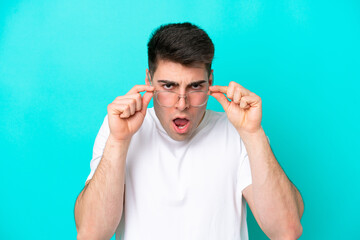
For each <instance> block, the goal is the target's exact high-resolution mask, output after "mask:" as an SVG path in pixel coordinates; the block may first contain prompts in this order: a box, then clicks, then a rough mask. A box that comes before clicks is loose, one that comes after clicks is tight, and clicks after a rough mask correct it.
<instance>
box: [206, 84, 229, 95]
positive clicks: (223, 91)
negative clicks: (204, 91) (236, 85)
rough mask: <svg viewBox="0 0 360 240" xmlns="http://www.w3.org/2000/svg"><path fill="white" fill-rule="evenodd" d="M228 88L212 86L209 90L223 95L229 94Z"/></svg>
mask: <svg viewBox="0 0 360 240" xmlns="http://www.w3.org/2000/svg"><path fill="white" fill-rule="evenodd" d="M227 88H228V87H227V86H219V85H215V86H210V87H209V90H210V91H211V92H221V93H227Z"/></svg>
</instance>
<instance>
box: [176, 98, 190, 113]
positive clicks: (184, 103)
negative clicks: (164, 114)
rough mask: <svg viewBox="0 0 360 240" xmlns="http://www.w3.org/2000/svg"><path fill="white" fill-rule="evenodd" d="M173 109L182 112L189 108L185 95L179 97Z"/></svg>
mask: <svg viewBox="0 0 360 240" xmlns="http://www.w3.org/2000/svg"><path fill="white" fill-rule="evenodd" d="M175 107H176V108H177V109H179V110H180V111H184V110H185V109H186V108H189V100H188V99H187V96H186V95H179V100H178V101H177V103H176V105H175Z"/></svg>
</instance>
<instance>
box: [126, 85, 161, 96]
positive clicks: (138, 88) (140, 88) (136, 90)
mask: <svg viewBox="0 0 360 240" xmlns="http://www.w3.org/2000/svg"><path fill="white" fill-rule="evenodd" d="M154 89H155V88H154V87H153V86H149V85H135V86H134V87H133V88H132V89H130V91H129V92H128V93H127V94H134V93H139V92H144V91H148V92H152V91H154Z"/></svg>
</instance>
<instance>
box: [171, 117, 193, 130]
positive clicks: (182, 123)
mask: <svg viewBox="0 0 360 240" xmlns="http://www.w3.org/2000/svg"><path fill="white" fill-rule="evenodd" d="M173 123H174V128H175V131H176V132H177V133H185V132H186V130H187V128H188V127H189V123H190V120H189V119H186V118H175V119H174V120H173Z"/></svg>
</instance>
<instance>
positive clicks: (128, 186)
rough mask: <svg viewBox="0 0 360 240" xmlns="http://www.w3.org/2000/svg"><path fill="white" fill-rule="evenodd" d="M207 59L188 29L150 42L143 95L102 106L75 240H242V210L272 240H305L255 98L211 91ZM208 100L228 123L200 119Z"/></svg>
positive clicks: (166, 30) (171, 30)
mask: <svg viewBox="0 0 360 240" xmlns="http://www.w3.org/2000/svg"><path fill="white" fill-rule="evenodd" d="M213 56H214V46H213V43H212V41H211V39H210V38H209V37H208V35H207V34H206V33H205V32H204V31H203V30H202V29H200V28H198V27H197V26H195V25H192V24H190V23H182V24H168V25H164V26H161V27H160V28H158V29H157V30H156V31H155V32H154V33H153V35H152V36H151V39H150V40H149V43H148V60H149V69H147V70H146V78H145V83H146V85H137V86H134V87H133V88H132V89H131V90H130V91H129V92H128V93H127V94H126V95H124V96H120V97H117V98H116V99H115V100H114V101H113V102H112V103H111V104H109V105H108V109H107V110H108V115H107V116H106V118H105V120H104V123H103V125H102V127H101V129H100V131H99V133H98V136H97V138H96V140H95V145H94V153H93V159H92V161H91V173H90V175H89V177H88V179H87V181H86V184H85V187H84V189H83V191H82V192H81V193H80V194H79V197H78V199H77V201H76V204H75V220H76V226H77V230H78V239H110V238H111V237H112V235H113V234H114V233H115V232H116V239H120V238H121V239H125V240H135V239H167V240H168V239H196V240H199V239H207V240H208V239H218V240H222V239H248V233H247V225H246V204H245V203H246V202H247V203H248V205H249V207H250V209H251V211H252V212H253V215H254V216H255V218H256V220H257V222H258V224H259V226H260V227H261V229H262V230H263V231H264V232H265V233H266V235H267V236H268V237H269V238H271V239H297V238H298V237H299V236H300V235H301V233H302V226H301V224H300V219H301V216H302V214H303V208H304V206H303V202H302V198H301V196H300V194H299V192H298V190H297V189H296V187H295V186H294V185H293V184H292V183H291V182H290V181H289V179H288V178H287V176H286V175H285V173H284V172H283V170H282V169H281V167H280V166H279V164H278V162H277V161H276V159H275V157H274V155H273V153H272V151H271V148H270V145H269V142H268V139H267V137H266V135H265V133H264V130H263V129H262V127H261V118H262V106H261V98H260V97H258V96H257V95H256V94H254V93H252V92H250V91H249V90H247V89H245V88H243V87H242V86H241V85H240V84H238V83H235V82H231V83H230V84H229V86H213V70H211V63H212V59H213ZM144 91H145V93H144V95H143V96H141V94H140V92H144ZM209 95H210V96H212V97H214V98H215V99H217V100H218V101H219V102H220V104H221V105H222V106H223V108H224V111H225V113H216V112H213V111H211V110H206V103H207V99H208V96H209ZM151 98H154V101H153V102H154V108H150V109H147V106H148V103H149V102H150V100H151Z"/></svg>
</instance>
